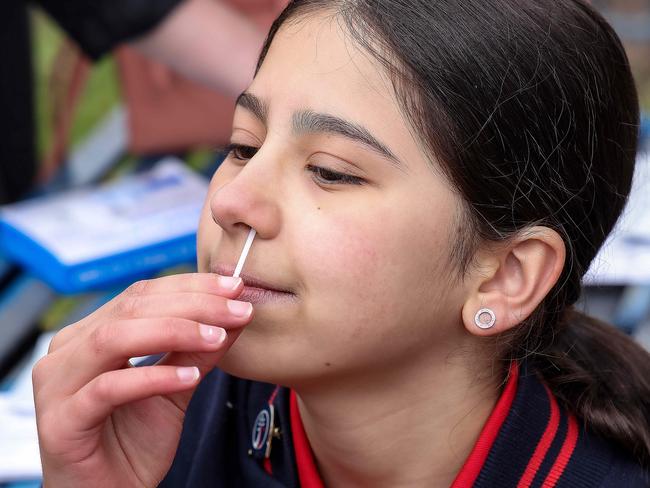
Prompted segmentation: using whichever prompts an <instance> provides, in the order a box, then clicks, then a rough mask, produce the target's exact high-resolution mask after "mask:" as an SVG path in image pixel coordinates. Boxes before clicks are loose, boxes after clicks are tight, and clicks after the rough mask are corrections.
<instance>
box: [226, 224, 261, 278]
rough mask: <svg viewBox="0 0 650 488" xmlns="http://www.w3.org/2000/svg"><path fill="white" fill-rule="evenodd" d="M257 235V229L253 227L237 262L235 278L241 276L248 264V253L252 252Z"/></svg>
mask: <svg viewBox="0 0 650 488" xmlns="http://www.w3.org/2000/svg"><path fill="white" fill-rule="evenodd" d="M255 234H256V231H255V229H253V228H252V227H251V230H250V232H249V233H248V237H247V238H246V243H245V244H244V249H242V251H241V256H239V261H237V267H236V268H235V272H234V273H233V275H232V276H233V278H239V274H240V273H241V270H242V268H243V267H244V263H245V262H246V257H247V256H248V251H250V250H251V246H252V245H253V239H255Z"/></svg>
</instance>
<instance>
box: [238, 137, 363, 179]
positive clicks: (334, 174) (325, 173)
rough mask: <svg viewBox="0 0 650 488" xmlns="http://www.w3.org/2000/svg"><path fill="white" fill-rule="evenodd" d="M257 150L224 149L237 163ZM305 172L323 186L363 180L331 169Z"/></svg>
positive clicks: (251, 155)
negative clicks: (309, 173) (310, 174)
mask: <svg viewBox="0 0 650 488" xmlns="http://www.w3.org/2000/svg"><path fill="white" fill-rule="evenodd" d="M257 150H258V149H257V148H256V147H253V146H246V145H244V144H234V143H233V144H229V145H228V146H227V147H226V154H227V156H232V157H233V158H234V159H236V160H238V161H247V160H249V159H251V158H252V157H253V156H255V154H256V153H257ZM307 170H308V171H310V172H311V173H312V174H313V175H314V178H315V179H316V180H317V182H319V183H321V184H323V185H339V184H343V185H363V184H364V183H365V180H364V179H363V178H359V177H358V176H352V175H349V174H346V173H340V172H338V171H333V170H331V169H327V168H323V167H321V166H314V165H312V164H308V165H307Z"/></svg>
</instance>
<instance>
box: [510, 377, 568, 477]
mask: <svg viewBox="0 0 650 488" xmlns="http://www.w3.org/2000/svg"><path fill="white" fill-rule="evenodd" d="M544 388H545V389H546V394H547V395H548V399H549V405H550V408H551V411H550V415H549V419H548V423H547V424H546V429H545V430H544V434H542V437H541V438H540V440H539V442H538V444H537V447H536V448H535V452H534V453H533V456H532V457H531V458H530V461H528V466H526V470H525V471H524V474H523V476H522V477H521V479H520V480H519V483H517V488H527V487H529V486H530V484H531V483H532V482H533V479H535V475H536V474H537V470H538V469H539V467H540V466H541V464H542V461H544V457H546V453H547V452H548V450H549V448H550V447H551V443H552V442H553V439H555V434H557V429H558V426H559V425H560V409H559V408H558V406H557V402H556V401H555V398H554V397H553V394H552V393H551V390H549V389H548V387H547V386H546V385H544Z"/></svg>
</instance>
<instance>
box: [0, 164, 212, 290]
mask: <svg viewBox="0 0 650 488" xmlns="http://www.w3.org/2000/svg"><path fill="white" fill-rule="evenodd" d="M207 189H208V182H207V180H206V179H205V178H203V177H202V176H200V175H198V174H196V173H195V172H193V171H192V170H190V169H189V168H187V167H186V166H185V164H184V163H183V162H182V161H180V160H177V159H175V158H166V159H164V160H162V161H160V162H159V163H158V164H157V165H156V166H155V167H153V168H152V169H151V170H149V171H147V172H144V173H140V174H136V175H129V176H127V177H124V178H123V179H121V180H118V181H115V182H111V183H109V184H105V185H101V186H94V187H86V188H82V189H76V190H71V191H68V192H63V193H57V194H52V195H47V196H43V197H38V198H34V199H31V200H26V201H23V202H19V203H15V204H12V205H7V206H4V207H2V208H0V252H1V253H2V254H4V255H5V256H6V257H7V258H8V259H10V260H14V261H16V262H18V263H20V264H21V265H22V266H24V267H25V268H27V269H28V270H30V271H31V272H32V273H33V274H34V275H36V276H38V277H39V278H41V279H43V280H44V281H45V282H46V283H48V284H49V285H50V286H52V287H53V288H54V289H55V290H57V291H58V292H60V293H78V292H82V291H87V290H93V289H100V288H106V287H108V286H113V285H115V284H117V283H126V282H130V281H135V280H137V279H141V278H145V277H148V276H151V275H153V274H155V273H156V272H158V271H160V270H161V269H164V268H168V267H170V266H174V265H177V264H181V263H192V262H194V261H195V260H196V230H197V227H198V221H199V217H200V213H201V208H202V205H203V201H204V199H205V195H206V193H207Z"/></svg>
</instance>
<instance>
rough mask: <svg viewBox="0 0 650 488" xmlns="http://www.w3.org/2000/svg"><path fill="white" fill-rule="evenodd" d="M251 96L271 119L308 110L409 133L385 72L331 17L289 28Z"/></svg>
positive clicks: (302, 19) (301, 19)
mask: <svg viewBox="0 0 650 488" xmlns="http://www.w3.org/2000/svg"><path fill="white" fill-rule="evenodd" d="M248 91H250V92H252V93H254V94H255V95H257V96H258V97H259V98H262V99H264V100H265V101H266V102H267V103H268V105H269V109H270V110H269V112H270V117H271V118H273V115H274V112H279V111H283V110H286V111H292V110H296V109H298V108H300V109H304V108H308V109H311V110H314V111H317V112H323V113H332V114H335V115H337V116H342V117H346V118H348V119H350V120H356V121H359V122H364V125H365V124H367V123H368V122H370V124H369V125H372V126H374V128H375V129H378V130H382V129H386V130H389V131H398V133H400V134H401V133H404V132H405V129H406V122H405V120H404V119H403V118H402V115H401V113H400V107H399V105H398V103H397V101H396V99H395V96H394V93H393V89H392V86H391V82H390V80H389V79H388V77H387V75H386V72H385V70H383V69H382V68H381V67H380V66H379V64H378V63H377V62H376V61H375V60H374V59H373V58H372V57H371V56H370V55H369V54H368V53H367V52H366V51H364V50H363V49H362V48H360V47H359V46H358V45H357V44H356V42H355V41H354V39H352V37H351V35H350V34H349V32H347V30H346V29H345V27H344V26H343V24H342V20H341V19H340V18H339V17H338V16H336V15H334V14H332V13H331V12H323V13H318V14H310V16H309V17H299V18H298V19H295V20H290V21H289V22H286V23H285V24H284V25H283V26H282V27H281V28H280V30H279V31H278V33H277V34H276V36H275V38H274V39H273V42H272V44H271V46H270V48H269V50H268V53H267V56H266V58H265V60H264V62H263V64H262V66H261V67H260V70H259V72H258V73H257V75H256V77H255V80H254V81H253V84H252V85H251V87H250V88H249V90H248ZM373 121H374V122H373ZM382 131H383V130H382ZM406 132H407V131H406Z"/></svg>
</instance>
